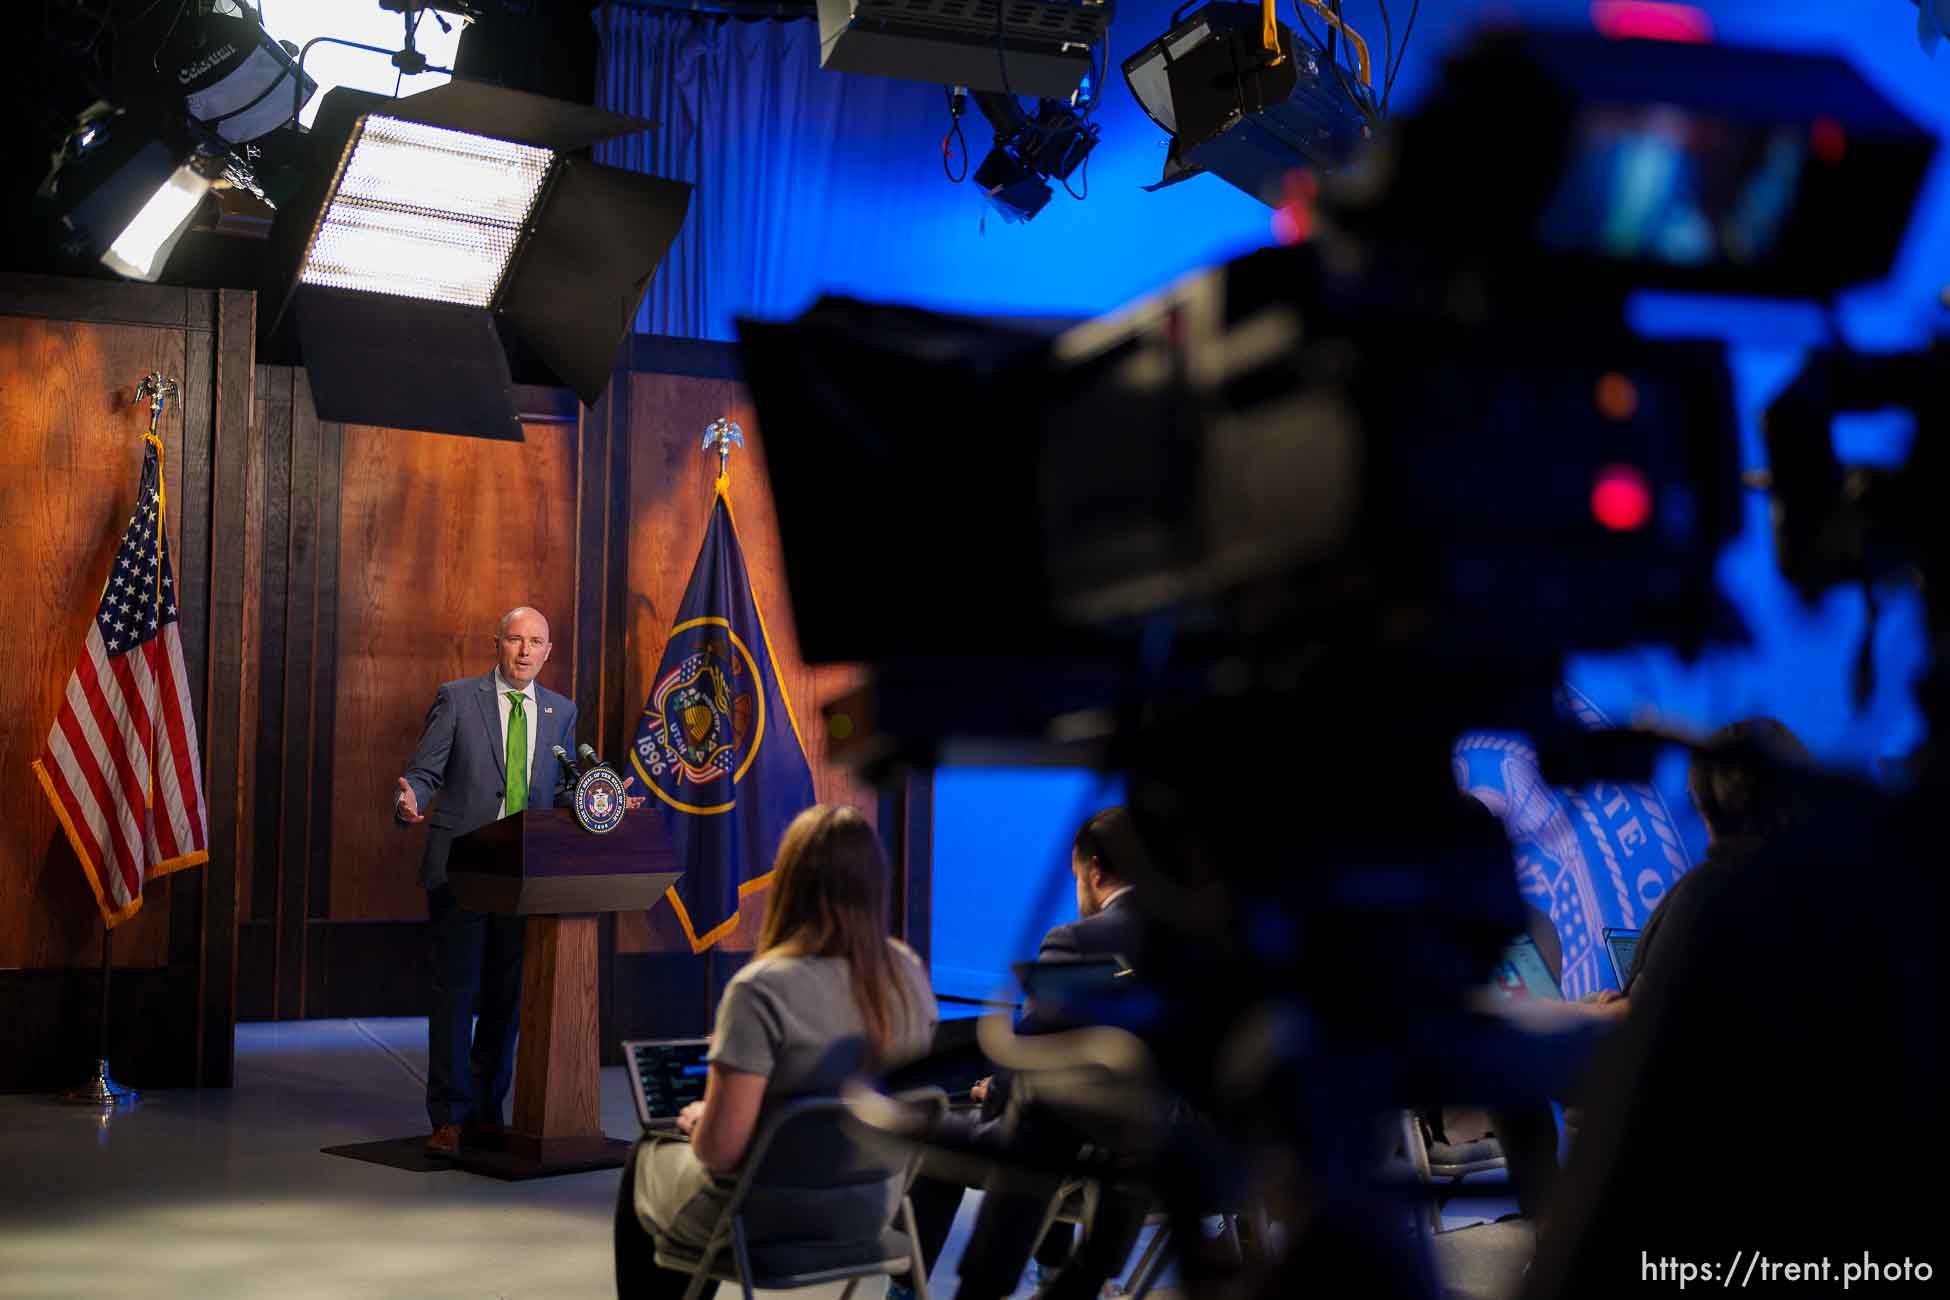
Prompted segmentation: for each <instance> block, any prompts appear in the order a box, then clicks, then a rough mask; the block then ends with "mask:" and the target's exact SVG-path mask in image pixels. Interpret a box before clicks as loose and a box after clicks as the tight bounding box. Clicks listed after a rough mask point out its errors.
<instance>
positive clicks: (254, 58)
mask: <svg viewBox="0 0 1950 1300" xmlns="http://www.w3.org/2000/svg"><path fill="white" fill-rule="evenodd" d="M296 52H297V51H296V50H295V49H292V48H287V47H286V46H284V45H282V44H280V43H279V42H278V41H276V40H275V39H273V38H272V36H271V34H270V33H269V32H267V31H265V30H264V28H263V27H262V26H261V25H259V23H258V20H257V15H256V14H255V13H254V12H251V11H250V10H245V11H244V13H243V15H242V16H239V17H230V16H228V15H225V14H219V13H201V14H196V15H186V16H185V17H184V18H183V20H182V21H181V22H180V23H178V24H177V25H176V30H175V31H173V32H172V33H171V34H170V37H169V40H168V42H167V43H166V45H165V46H164V48H163V49H162V50H161V51H160V52H159V53H158V54H157V56H156V69H157V71H158V72H159V73H160V74H161V75H162V77H163V80H164V83H165V85H166V86H168V87H170V88H172V89H173V90H175V91H176V92H178V93H180V94H182V95H183V97H184V107H185V109H186V110H187V111H188V113H189V115H190V116H191V117H192V118H194V119H196V120H197V121H198V122H200V123H202V124H203V125H204V126H205V127H207V128H208V129H209V130H211V131H214V132H215V133H216V134H218V135H220V136H222V137H223V138H224V139H225V140H228V141H229V142H230V143H232V144H242V143H244V142H245V141H248V140H255V139H257V138H258V137H259V136H262V135H267V134H269V133H270V132H272V131H275V130H277V129H278V128H279V127H281V126H283V125H284V124H285V123H286V122H289V121H290V120H291V119H292V118H293V117H294V116H295V115H296V114H297V112H298V110H299V109H300V108H301V107H303V106H304V104H305V103H306V102H307V101H308V100H310V99H311V97H312V94H313V93H314V92H315V91H316V90H317V89H318V83H317V82H315V81H313V80H312V79H311V78H310V77H304V78H303V85H302V86H300V85H299V79H300V75H301V74H300V73H299V71H298V66H297V63H296V62H295V61H294V57H293V56H294V55H295V54H296Z"/></svg>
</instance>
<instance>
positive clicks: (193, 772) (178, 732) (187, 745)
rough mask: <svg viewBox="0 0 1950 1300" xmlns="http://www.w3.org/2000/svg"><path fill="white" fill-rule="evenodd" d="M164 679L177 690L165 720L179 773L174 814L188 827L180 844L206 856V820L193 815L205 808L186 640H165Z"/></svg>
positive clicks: (169, 696) (166, 703)
mask: <svg viewBox="0 0 1950 1300" xmlns="http://www.w3.org/2000/svg"><path fill="white" fill-rule="evenodd" d="M163 679H164V684H165V685H166V686H167V685H169V684H172V683H173V684H174V685H175V688H176V689H175V690H173V691H172V690H164V691H163V692H162V698H163V718H164V720H165V721H167V722H168V723H169V755H170V760H171V761H170V764H169V766H170V767H171V768H172V769H174V770H175V773H176V781H175V785H174V788H173V790H172V793H171V795H170V812H171V813H172V814H173V815H174V816H175V817H176V818H177V820H179V821H181V822H182V823H183V824H184V826H185V830H184V833H183V834H182V835H180V836H178V837H177V839H178V841H179V842H180V843H182V844H184V845H186V846H187V847H186V849H185V850H184V851H185V852H203V851H205V850H207V849H208V848H209V847H210V843H209V840H208V839H207V838H206V836H205V834H204V826H203V819H202V818H200V817H198V818H191V817H190V815H189V810H190V808H192V807H194V808H201V807H203V772H202V770H201V769H200V768H199V767H198V766H197V763H196V745H195V744H194V743H193V742H192V740H191V738H190V729H191V727H192V726H194V725H195V723H194V719H195V716H196V715H195V713H194V712H193V710H192V706H191V704H190V686H189V682H190V674H189V670H188V669H187V668H185V667H184V666H183V639H182V637H180V636H169V637H164V638H163ZM186 796H189V797H186Z"/></svg>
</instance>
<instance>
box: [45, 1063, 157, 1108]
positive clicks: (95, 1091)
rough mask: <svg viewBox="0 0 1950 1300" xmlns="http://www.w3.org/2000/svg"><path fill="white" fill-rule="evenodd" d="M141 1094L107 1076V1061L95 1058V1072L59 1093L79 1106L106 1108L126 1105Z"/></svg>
mask: <svg viewBox="0 0 1950 1300" xmlns="http://www.w3.org/2000/svg"><path fill="white" fill-rule="evenodd" d="M141 1096H142V1094H141V1093H139V1092H137V1091H136V1090H135V1089H134V1088H124V1087H123V1086H122V1085H121V1084H119V1083H117V1082H115V1080H113V1079H111V1078H109V1077H108V1062H107V1061H103V1060H97V1061H96V1062H95V1073H94V1074H93V1075H92V1076H91V1077H89V1078H88V1079H86V1080H84V1081H83V1082H82V1084H81V1086H79V1087H76V1088H70V1089H68V1091H66V1092H64V1093H62V1094H61V1100H62V1101H71V1102H74V1103H75V1104H77V1105H81V1106H100V1107H102V1108H103V1109H108V1108H110V1107H114V1106H127V1105H129V1104H131V1103H132V1102H134V1101H136V1100H137V1099H138V1098H140V1097H141Z"/></svg>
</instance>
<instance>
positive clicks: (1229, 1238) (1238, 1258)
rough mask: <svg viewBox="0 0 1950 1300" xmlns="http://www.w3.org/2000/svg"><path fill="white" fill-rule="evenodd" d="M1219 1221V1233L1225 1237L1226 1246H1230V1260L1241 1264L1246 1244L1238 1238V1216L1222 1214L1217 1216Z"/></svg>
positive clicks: (1244, 1260) (1243, 1261)
mask: <svg viewBox="0 0 1950 1300" xmlns="http://www.w3.org/2000/svg"><path fill="white" fill-rule="evenodd" d="M1219 1223H1220V1225H1221V1226H1220V1228H1219V1235H1220V1236H1222V1237H1224V1238H1225V1239H1226V1244H1227V1245H1228V1246H1231V1247H1232V1262H1233V1263H1235V1264H1242V1265H1243V1264H1244V1263H1245V1262H1246V1245H1245V1243H1244V1242H1242V1241H1240V1240H1239V1216H1238V1215H1236V1214H1222V1215H1220V1216H1219Z"/></svg>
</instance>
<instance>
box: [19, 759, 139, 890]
mask: <svg viewBox="0 0 1950 1300" xmlns="http://www.w3.org/2000/svg"><path fill="white" fill-rule="evenodd" d="M33 768H34V774H35V775H36V776H38V777H40V778H41V789H43V790H45V791H46V792H47V801H48V802H49V803H50V804H52V805H54V815H55V816H56V817H58V818H60V819H61V827H62V829H63V830H65V831H66V832H67V833H68V843H69V844H71V845H73V846H74V851H75V853H76V855H77V856H79V857H80V858H81V863H82V866H83V868H84V870H83V873H82V874H83V875H85V876H86V877H87V878H88V885H89V888H91V889H93V890H94V892H95V901H96V902H98V903H99V904H100V905H101V909H102V915H103V916H104V917H106V918H107V919H108V924H109V925H111V926H113V925H115V924H116V923H118V922H120V921H123V920H126V919H127V918H129V917H130V916H133V915H134V914H135V913H136V911H137V909H138V908H139V907H140V903H130V902H129V901H128V900H127V898H126V897H124V896H122V895H121V893H120V892H116V893H109V892H104V891H103V887H102V882H101V880H100V879H99V876H98V873H97V872H96V870H95V866H94V864H95V863H97V862H99V861H101V858H100V856H99V854H95V855H92V856H91V854H90V851H89V848H88V845H89V844H90V843H91V841H90V838H89V832H88V830H87V828H86V827H83V826H77V825H76V824H75V821H74V818H73V817H72V816H70V813H74V812H78V811H79V806H78V805H77V804H76V803H75V802H74V799H75V793H74V791H73V790H72V789H71V788H70V787H69V786H68V785H67V784H66V782H65V781H64V780H63V779H62V777H61V774H60V772H59V770H58V769H56V768H54V766H53V759H52V756H51V755H50V756H49V757H46V758H41V759H37V760H35V762H34V764H33ZM120 884H121V878H120V877H119V876H117V877H110V879H109V888H110V889H111V890H116V891H120Z"/></svg>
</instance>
